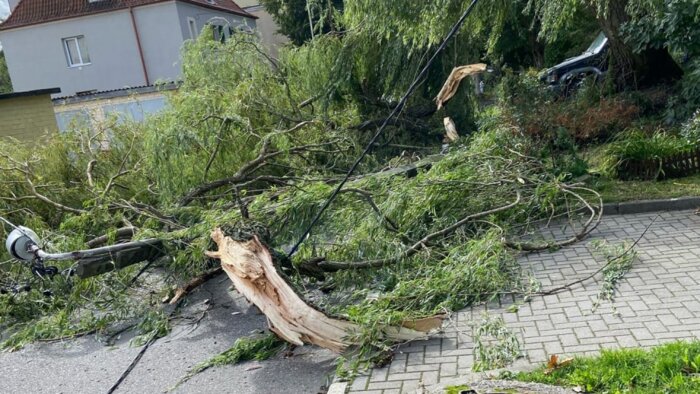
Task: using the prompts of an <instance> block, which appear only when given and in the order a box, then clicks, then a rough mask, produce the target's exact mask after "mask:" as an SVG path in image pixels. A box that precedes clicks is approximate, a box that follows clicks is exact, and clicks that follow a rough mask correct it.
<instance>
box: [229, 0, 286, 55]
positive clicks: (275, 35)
mask: <svg viewBox="0 0 700 394" xmlns="http://www.w3.org/2000/svg"><path fill="white" fill-rule="evenodd" d="M237 4H238V5H239V6H241V8H243V9H244V10H245V11H246V12H247V13H249V14H251V15H254V16H256V17H257V18H258V19H257V21H256V25H257V29H256V30H257V33H258V34H259V35H260V40H261V41H262V43H263V44H264V45H265V46H266V47H267V48H269V49H270V53H271V54H272V56H275V57H277V52H278V48H279V47H280V46H282V45H284V44H285V43H287V42H289V39H288V38H287V37H285V36H284V35H282V34H280V33H279V32H278V30H279V26H277V23H275V21H274V20H273V19H272V15H270V13H269V12H267V10H266V9H265V7H263V6H262V4H260V0H237Z"/></svg>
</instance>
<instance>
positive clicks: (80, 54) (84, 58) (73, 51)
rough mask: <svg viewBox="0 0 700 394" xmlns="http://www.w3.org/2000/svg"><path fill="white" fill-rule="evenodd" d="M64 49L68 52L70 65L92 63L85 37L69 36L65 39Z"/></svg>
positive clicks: (67, 56)
mask: <svg viewBox="0 0 700 394" xmlns="http://www.w3.org/2000/svg"><path fill="white" fill-rule="evenodd" d="M63 49H64V50H65V52H66V60H67V61H68V67H77V66H84V65H86V64H90V55H89V54H88V50H87V46H85V37H84V36H77V37H68V38H64V39H63Z"/></svg>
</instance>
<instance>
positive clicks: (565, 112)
mask: <svg viewBox="0 0 700 394" xmlns="http://www.w3.org/2000/svg"><path fill="white" fill-rule="evenodd" d="M499 99H500V105H501V106H503V107H504V115H505V116H506V118H507V119H508V121H509V122H510V123H512V124H514V125H516V126H518V128H519V129H520V130H521V131H522V132H523V133H524V134H525V135H527V136H530V137H535V138H537V139H541V140H544V141H547V142H552V143H554V142H555V141H556V140H558V139H561V137H562V134H568V136H569V138H571V139H573V140H574V141H576V142H579V143H581V142H583V143H590V142H596V141H602V140H605V139H607V138H609V137H610V136H612V135H615V134H616V133H618V132H620V131H622V130H624V129H626V128H628V127H630V126H632V124H633V123H634V122H635V121H636V120H638V119H639V116H640V115H641V113H642V110H641V108H640V106H639V105H638V104H637V103H636V102H635V100H633V99H632V98H628V97H625V96H622V95H619V96H612V97H606V96H603V95H602V92H601V89H600V87H599V86H598V85H597V84H594V83H590V84H584V86H583V88H582V89H580V90H579V91H578V92H577V93H576V94H575V95H574V96H572V97H568V98H561V97H558V96H555V95H554V94H553V93H552V92H550V91H549V89H548V88H547V87H546V86H544V84H542V83H541V82H539V80H537V77H536V75H535V74H534V73H533V72H528V73H526V74H523V75H522V76H520V77H517V76H514V75H512V74H506V76H505V77H504V78H503V81H502V83H501V88H500V95H499Z"/></svg>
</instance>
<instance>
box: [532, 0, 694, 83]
mask: <svg viewBox="0 0 700 394" xmlns="http://www.w3.org/2000/svg"><path fill="white" fill-rule="evenodd" d="M649 3H657V2H655V1H653V0H530V1H529V7H531V9H532V10H533V11H534V13H535V15H536V17H537V18H538V19H539V20H540V21H541V23H542V25H541V27H542V29H541V31H540V35H541V37H543V38H545V39H546V40H548V41H550V40H554V39H556V37H557V35H558V34H560V33H561V32H562V31H566V30H569V29H571V27H572V26H573V24H574V23H576V16H577V15H580V12H581V11H584V12H587V13H590V14H591V15H594V16H595V19H596V21H597V22H598V26H599V28H600V29H601V30H602V31H603V32H604V33H605V35H606V36H607V37H608V39H609V42H610V61H611V65H612V72H613V75H614V78H615V79H614V80H615V82H616V84H617V86H618V88H625V87H637V86H647V85H651V84H654V83H657V82H659V81H662V80H677V79H679V78H680V77H681V76H682V74H683V71H682V69H681V68H680V67H679V66H678V64H677V63H676V62H675V61H674V59H673V58H672V57H671V54H670V53H669V51H668V48H666V47H659V46H654V45H649V44H647V45H639V42H638V43H636V44H637V45H635V44H634V43H631V42H630V40H627V39H625V36H624V34H623V29H624V27H625V26H626V25H627V24H630V23H632V24H633V23H635V22H636V20H638V18H640V17H641V16H642V15H641V13H639V12H636V11H635V10H639V9H640V8H645V7H648V4H649ZM696 7H697V6H696Z"/></svg>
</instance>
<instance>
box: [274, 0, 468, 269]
mask: <svg viewBox="0 0 700 394" xmlns="http://www.w3.org/2000/svg"><path fill="white" fill-rule="evenodd" d="M478 1H479V0H472V2H471V4H469V7H467V9H466V10H465V11H464V13H463V14H462V16H461V17H460V18H459V20H458V21H457V22H456V23H455V24H454V25H453V26H452V29H450V32H449V33H448V34H447V36H446V37H445V39H444V40H443V41H442V43H441V44H440V46H439V47H438V48H437V50H436V51H435V53H434V54H433V56H432V57H431V58H430V60H428V63H426V65H425V67H423V69H422V70H421V72H420V74H418V76H417V77H416V78H415V79H414V80H413V82H412V83H411V86H410V87H409V88H408V90H407V91H406V94H404V95H403V97H402V98H401V101H399V104H398V105H397V106H396V107H395V108H394V110H393V111H392V112H391V114H389V116H388V117H387V118H386V119H385V120H384V123H382V125H381V127H380V128H379V130H377V132H376V133H375V134H374V136H373V137H372V139H371V140H370V141H369V143H368V144H367V147H365V150H364V151H363V152H362V154H361V155H360V157H358V158H357V160H356V161H355V163H354V164H353V165H352V167H350V170H349V171H348V173H347V174H346V175H345V177H344V178H343V180H342V181H341V182H340V183H339V184H338V186H337V187H336V188H335V190H334V191H333V193H332V194H331V195H330V197H328V199H327V200H326V202H325V203H324V204H323V206H322V207H321V209H320V210H319V211H318V213H317V214H316V216H315V217H314V219H313V220H312V221H311V223H310V224H309V226H308V227H307V228H306V230H305V231H304V233H303V234H302V235H301V237H299V240H298V241H297V243H296V244H294V246H293V247H292V249H291V250H290V251H289V254H287V257H288V258H291V257H292V256H293V255H294V254H295V253H296V252H297V250H299V247H300V246H301V244H302V243H304V241H306V238H307V237H308V235H309V234H310V233H311V230H312V229H313V228H314V226H316V224H318V221H319V220H321V217H322V216H323V213H324V212H325V211H326V210H327V209H328V207H330V205H331V203H332V202H333V200H335V199H336V197H338V194H340V192H341V191H342V190H343V187H344V186H345V184H346V183H347V182H348V180H349V179H350V177H351V176H352V174H353V173H354V172H355V170H357V167H359V165H360V163H361V162H362V160H364V158H365V157H366V156H367V155H368V154H369V152H370V151H371V150H372V148H373V147H374V144H375V143H376V142H377V140H378V139H379V137H380V136H381V135H382V134H383V133H384V130H385V129H386V128H387V126H388V125H389V122H391V120H392V119H393V118H394V117H395V116H396V115H397V114H398V113H400V112H401V111H402V110H403V108H404V106H405V105H406V102H408V99H409V97H411V95H412V94H413V92H415V90H416V89H417V88H418V86H419V85H420V84H421V83H422V81H423V78H424V77H425V76H426V75H427V74H428V70H429V69H430V67H431V66H432V65H433V63H434V62H435V59H437V56H438V55H439V54H440V52H442V51H443V50H444V49H445V47H446V46H447V43H448V42H449V41H450V40H451V39H452V37H454V36H455V34H457V32H458V31H459V29H460V28H461V27H462V25H463V24H464V22H465V21H466V20H467V17H469V15H470V14H471V12H472V10H473V9H474V6H475V5H476V3H478Z"/></svg>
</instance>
